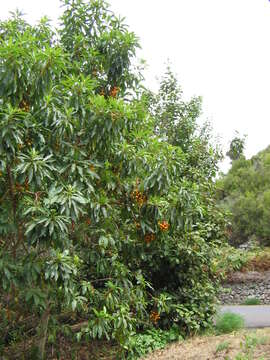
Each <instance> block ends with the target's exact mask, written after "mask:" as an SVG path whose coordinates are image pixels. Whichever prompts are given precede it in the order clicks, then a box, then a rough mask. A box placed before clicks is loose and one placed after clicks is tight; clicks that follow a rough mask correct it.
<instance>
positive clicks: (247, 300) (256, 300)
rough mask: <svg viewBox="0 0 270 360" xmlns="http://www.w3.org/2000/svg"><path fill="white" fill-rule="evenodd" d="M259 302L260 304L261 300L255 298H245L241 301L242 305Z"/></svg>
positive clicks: (257, 303)
mask: <svg viewBox="0 0 270 360" xmlns="http://www.w3.org/2000/svg"><path fill="white" fill-rule="evenodd" d="M260 304H261V300H260V299H257V298H247V299H246V300H245V301H243V303H242V305H260Z"/></svg>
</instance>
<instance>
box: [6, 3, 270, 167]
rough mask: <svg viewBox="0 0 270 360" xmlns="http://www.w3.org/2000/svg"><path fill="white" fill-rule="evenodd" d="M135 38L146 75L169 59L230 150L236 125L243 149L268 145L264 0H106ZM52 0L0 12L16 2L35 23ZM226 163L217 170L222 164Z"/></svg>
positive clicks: (269, 74)
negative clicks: (243, 140) (243, 139)
mask: <svg viewBox="0 0 270 360" xmlns="http://www.w3.org/2000/svg"><path fill="white" fill-rule="evenodd" d="M109 2H110V4H111V6H112V10H113V11H115V12H116V13H117V14H120V15H121V16H124V17H126V23H127V24H129V25H130V29H131V30H132V31H134V32H135V33H136V34H137V35H138V36H139V37H140V43H141V45H142V51H140V52H139V53H138V55H139V56H140V57H142V58H144V59H145V60H146V61H147V63H148V70H147V72H146V74H145V75H146V80H147V84H148V86H149V87H151V88H152V89H156V88H157V82H156V80H155V78H156V76H160V75H161V74H162V73H163V72H164V69H165V65H164V64H165V63H166V62H167V59H170V62H171V64H172V69H173V70H174V71H175V72H176V73H177V76H178V79H179V82H180V84H181V86H182V88H183V91H184V94H185V96H187V97H190V96H192V95H201V96H202V97H203V111H204V117H205V118H207V119H209V120H210V121H211V123H212V125H213V128H214V131H215V133H216V134H218V135H220V136H221V141H222V144H223V145H224V149H225V150H226V149H227V148H228V144H229V140H230V139H231V138H232V137H233V135H234V130H238V131H239V132H240V134H247V135H248V137H247V147H246V155H247V156H248V157H250V156H252V155H254V154H255V153H257V152H258V151H259V150H262V149H264V148H265V147H266V146H268V145H269V144H270V136H269V134H270V131H269V130H270V99H269V97H270V47H269V40H270V1H269V0H167V1H164V0H136V1H132V0H109ZM59 5H60V3H59V1H58V0H46V1H44V0H9V1H6V0H0V10H1V11H0V18H1V19H4V18H6V17H7V16H8V12H9V11H10V10H14V9H15V8H16V7H18V8H19V9H22V10H23V11H24V12H25V13H27V14H28V16H27V19H28V20H29V21H31V22H32V21H34V20H37V19H39V18H40V17H41V16H42V15H45V14H46V15H48V16H49V17H50V18H51V19H53V20H55V19H56V18H57V17H58V15H59V14H60V13H61V10H60V8H59ZM227 167H228V162H227V163H224V164H223V166H222V168H223V169H226V168H227Z"/></svg>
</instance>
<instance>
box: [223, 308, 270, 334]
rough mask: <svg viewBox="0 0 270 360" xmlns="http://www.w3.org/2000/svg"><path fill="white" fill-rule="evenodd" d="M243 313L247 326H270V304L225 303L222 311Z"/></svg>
mask: <svg viewBox="0 0 270 360" xmlns="http://www.w3.org/2000/svg"><path fill="white" fill-rule="evenodd" d="M228 311H230V312H232V313H236V314H239V315H242V316H243V318H244V319H245V327H247V328H263V327H270V305H224V306H221V309H220V312H221V313H224V312H228Z"/></svg>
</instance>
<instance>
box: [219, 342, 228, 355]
mask: <svg viewBox="0 0 270 360" xmlns="http://www.w3.org/2000/svg"><path fill="white" fill-rule="evenodd" d="M229 348H230V343H229V341H222V342H221V343H219V344H218V346H217V347H216V353H219V352H222V351H224V350H228V349H229Z"/></svg>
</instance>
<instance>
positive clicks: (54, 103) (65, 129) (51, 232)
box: [0, 0, 224, 358]
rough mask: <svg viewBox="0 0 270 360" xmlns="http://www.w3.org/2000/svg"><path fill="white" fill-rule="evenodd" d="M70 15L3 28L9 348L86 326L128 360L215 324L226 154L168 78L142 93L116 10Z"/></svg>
mask: <svg viewBox="0 0 270 360" xmlns="http://www.w3.org/2000/svg"><path fill="white" fill-rule="evenodd" d="M62 4H63V9H64V13H63V16H62V17H61V27H60V28H59V29H58V30H57V32H54V30H53V29H52V27H51V26H50V24H49V22H48V20H47V19H46V18H44V19H42V20H41V22H40V23H39V24H37V25H35V26H31V25H30V24H28V23H26V22H25V21H24V19H23V18H22V16H20V14H18V13H16V14H13V16H12V18H11V19H9V20H7V21H4V22H1V23H0V82H1V87H0V201H1V206H0V311H1V327H0V329H1V334H0V335H1V336H0V338H1V339H0V342H1V344H0V345H2V346H3V347H6V346H7V347H8V346H9V345H10V344H11V342H12V341H13V340H15V341H19V338H18V337H17V334H18V333H20V332H18V331H17V330H18V328H19V329H20V331H22V332H23V333H27V334H31V335H33V336H36V335H38V336H36V338H37V337H38V338H39V341H38V343H37V345H38V347H39V353H40V355H41V357H44V356H45V349H46V346H45V345H46V341H47V338H49V339H50V343H51V342H53V341H54V345H53V346H55V347H56V346H57V344H58V343H61V341H57V340H58V339H59V337H61V336H63V326H62V327H61V325H66V326H67V325H72V326H74V325H76V324H77V325H78V327H76V329H77V330H76V338H77V340H78V341H79V340H80V339H81V338H82V337H83V338H84V339H102V340H110V341H113V342H116V343H118V344H120V346H121V347H122V354H121V356H122V357H123V358H126V352H128V351H129V349H130V347H132V344H131V343H130V336H131V335H132V334H134V333H139V332H141V331H142V332H145V331H147V330H151V329H153V327H156V328H159V329H162V330H165V331H167V330H169V329H170V328H171V327H172V326H177V327H178V328H179V329H180V331H181V332H183V333H192V332H196V331H199V330H200V329H203V328H205V327H207V326H209V323H210V322H211V319H212V316H213V314H214V312H215V296H216V292H217V290H218V286H217V284H218V281H219V275H218V273H217V269H216V266H215V261H216V257H217V255H218V254H219V252H218V249H219V247H220V245H221V244H222V242H223V239H224V216H223V213H222V212H221V211H219V209H217V207H216V205H215V203H214V201H213V197H214V193H215V184H214V182H213V179H214V177H215V175H216V171H217V163H218V161H219V159H220V153H219V150H218V149H217V148H216V146H215V145H212V143H211V141H210V133H209V130H208V128H207V127H204V128H202V129H200V128H199V127H198V125H197V118H198V116H199V113H200V101H199V99H193V100H192V101H190V102H188V103H185V102H183V99H182V92H181V90H180V89H179V87H178V85H177V82H176V79H175V78H174V77H173V76H172V74H170V73H169V74H167V75H165V78H164V79H163V80H162V82H161V88H160V91H159V93H158V94H150V93H145V91H144V89H143V87H142V86H141V84H140V79H141V74H140V73H139V72H138V69H137V68H136V67H135V68H134V63H135V62H134V60H135V59H134V57H135V53H136V49H137V48H138V46H139V44H138V40H137V37H136V36H135V35H134V34H133V33H131V32H129V31H128V29H127V27H126V25H125V24H124V23H123V21H122V20H119V19H118V18H117V17H116V16H115V15H114V14H113V13H112V12H111V11H110V10H109V8H108V5H107V4H106V2H104V1H102V0H99V1H90V2H88V3H87V2H84V1H81V0H63V1H62ZM161 115H162V117H160V116H161ZM165 115H166V116H165ZM164 119H166V121H169V123H166V122H165V121H164ZM174 126H175V131H174V138H173V139H170V136H169V135H170V134H171V131H173V128H174ZM167 129H170V132H168V131H167ZM161 130H162V131H161ZM29 318H31V322H30V324H32V328H30V329H29V328H28V326H29V323H28V321H27V320H26V319H29ZM85 323H87V324H86V325H85ZM55 324H57V326H58V327H57V326H56V325H55ZM80 324H84V326H83V327H82V328H81V329H80V326H79V325H80ZM58 328H59V329H60V330H59V331H57V329H58ZM151 331H152V330H151ZM70 332H71V331H70ZM12 334H15V335H14V336H15V338H14V336H12ZM162 341H163V340H162ZM29 343H31V341H30V342H29ZM119 356H120V355H119Z"/></svg>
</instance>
